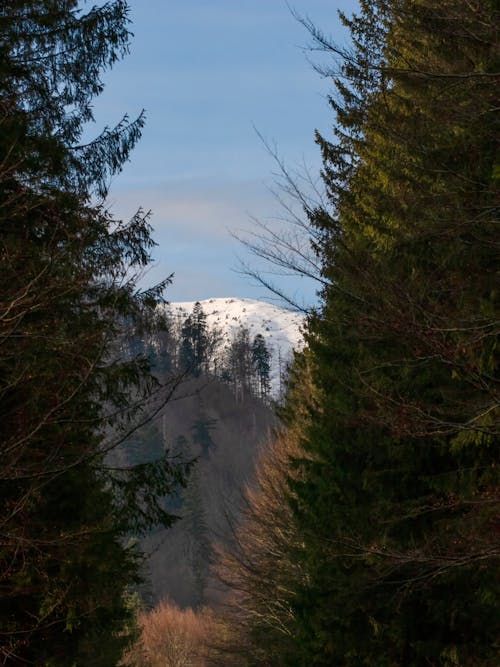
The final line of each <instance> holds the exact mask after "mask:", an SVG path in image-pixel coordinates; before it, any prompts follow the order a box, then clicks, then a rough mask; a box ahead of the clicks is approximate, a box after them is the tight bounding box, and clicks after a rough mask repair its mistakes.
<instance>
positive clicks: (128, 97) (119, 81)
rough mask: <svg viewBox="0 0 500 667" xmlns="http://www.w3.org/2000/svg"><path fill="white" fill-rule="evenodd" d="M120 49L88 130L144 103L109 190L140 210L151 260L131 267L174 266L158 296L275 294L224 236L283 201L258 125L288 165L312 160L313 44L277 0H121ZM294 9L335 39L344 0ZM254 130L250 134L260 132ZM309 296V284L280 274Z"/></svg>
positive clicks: (316, 107) (117, 201)
mask: <svg viewBox="0 0 500 667" xmlns="http://www.w3.org/2000/svg"><path fill="white" fill-rule="evenodd" d="M129 4H130V10H131V11H130V19H131V25H130V30H131V31H132V32H133V33H134V37H133V39H132V42H131V48H130V54H129V55H128V56H127V57H126V58H125V59H124V60H123V61H121V62H119V63H117V64H116V65H115V66H114V67H113V69H112V70H111V71H110V72H109V73H106V75H105V83H106V88H105V91H104V93H103V94H102V95H101V96H100V98H98V99H97V100H96V103H95V117H96V123H97V125H96V131H97V130H98V129H100V128H102V127H103V126H104V125H113V124H114V123H116V122H117V121H118V120H119V119H120V118H121V116H122V115H123V114H124V113H128V114H129V116H130V117H132V118H133V117H135V116H137V115H138V114H139V113H140V111H141V110H142V109H145V110H146V125H145V128H144V130H143V135H142V139H141V141H140V142H139V144H138V145H137V147H136V148H135V149H134V151H133V153H132V156H131V159H130V162H129V163H127V164H126V165H125V166H124V169H123V172H122V173H121V174H119V175H118V176H115V177H114V179H113V182H112V185H111V189H110V196H109V200H108V204H109V206H110V207H111V209H112V210H113V212H114V213H115V215H117V216H118V217H124V218H128V217H130V216H131V215H132V214H133V213H134V212H135V211H136V209H137V208H138V207H139V206H141V207H143V208H144V209H146V210H151V211H152V217H151V224H152V226H153V228H154V232H153V237H154V239H155V241H156V243H157V244H158V245H157V247H156V248H155V250H154V259H155V261H154V265H153V266H152V268H151V269H150V271H149V272H148V274H147V276H146V277H145V278H144V279H143V280H144V283H145V284H152V283H155V282H158V281H159V280H161V279H162V278H164V277H165V276H167V275H169V274H171V273H173V274H174V281H173V284H172V285H171V287H169V289H168V291H167V293H166V297H167V299H168V300H169V301H194V300H197V299H200V300H201V299H206V298H210V297H223V296H225V297H230V296H231V297H247V298H253V299H264V300H273V296H272V294H270V293H269V292H267V291H266V290H265V289H264V288H263V287H262V286H261V285H259V284H258V283H257V282H256V281H255V279H251V278H249V277H248V276H247V275H244V274H243V273H242V272H241V270H240V264H241V262H244V263H246V264H249V265H251V266H252V267H254V268H256V269H258V270H260V269H262V266H259V263H258V261H257V260H256V259H254V258H253V257H252V256H251V255H250V254H249V252H248V251H247V250H246V249H245V247H244V246H242V245H241V244H240V243H239V242H238V241H237V240H236V239H235V238H234V236H233V234H236V235H239V236H241V235H243V236H244V230H250V231H252V229H254V227H253V224H254V223H253V222H252V220H253V219H254V218H255V219H258V220H261V221H264V222H265V223H266V224H267V223H271V224H273V222H272V221H273V220H275V219H277V218H279V217H282V216H283V212H282V209H281V208H280V205H279V203H278V202H277V201H276V198H275V197H274V196H273V194H272V193H271V190H272V189H273V187H274V183H275V180H276V178H275V175H274V174H275V173H276V164H275V162H274V160H273V158H272V156H271V155H270V154H269V151H267V150H266V148H265V146H264V144H263V141H262V138H261V137H263V138H264V139H265V141H266V142H268V143H269V144H270V145H271V146H273V147H274V148H275V149H276V150H277V152H278V153H279V155H280V157H281V158H282V159H283V160H284V161H285V162H286V164H287V166H288V167H289V168H290V169H292V170H293V169H295V168H297V169H301V168H302V165H306V166H307V168H308V169H309V170H310V173H311V174H313V175H314V177H316V176H317V175H318V174H319V171H320V167H321V163H320V156H319V150H318V148H317V146H316V145H315V143H314V130H315V129H319V130H320V132H321V133H322V134H323V135H325V136H330V134H331V126H332V123H333V121H334V118H333V114H332V112H331V110H330V109H329V107H328V103H327V95H328V93H329V92H331V82H330V81H329V80H328V79H324V78H322V77H321V76H320V75H319V74H318V73H317V72H315V71H314V69H313V67H312V65H311V63H310V62H309V61H308V59H311V58H312V59H313V60H314V59H315V58H319V56H318V55H317V54H316V55H315V54H314V53H311V52H309V51H308V50H307V46H308V45H310V44H311V39H310V36H309V35H308V33H307V31H306V30H305V28H304V27H303V26H302V25H300V24H299V22H298V21H297V20H296V18H294V17H293V15H292V12H291V10H290V6H288V5H287V3H286V2H285V0H130V2H129ZM291 6H292V7H293V9H294V10H295V11H296V12H297V13H299V14H301V15H304V16H307V17H308V18H310V19H311V20H312V21H313V22H314V23H315V24H316V25H317V26H319V27H320V28H321V29H322V30H323V32H325V33H326V34H327V35H330V36H331V37H332V38H333V39H334V40H335V41H337V42H345V40H346V34H345V30H344V28H343V27H342V26H341V22H340V20H339V18H338V16H337V8H340V9H342V10H343V11H345V12H346V13H347V14H348V15H350V14H351V13H352V11H353V9H354V1H353V0H334V1H331V0H296V1H295V2H294V3H293V4H292V3H291ZM259 135H261V137H259ZM282 286H283V287H284V289H286V290H287V291H288V292H289V293H290V294H291V295H292V296H293V297H294V298H295V299H296V300H298V301H300V302H302V303H304V304H305V305H311V304H312V303H314V301H315V299H316V297H315V290H316V285H315V284H312V283H310V282H307V281H305V280H301V279H299V278H295V277H290V278H287V279H286V280H285V282H283V283H282Z"/></svg>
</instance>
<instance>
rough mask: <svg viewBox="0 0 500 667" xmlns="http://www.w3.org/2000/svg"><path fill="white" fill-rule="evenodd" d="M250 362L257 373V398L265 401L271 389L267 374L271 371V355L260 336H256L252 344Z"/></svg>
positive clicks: (262, 337)
mask: <svg viewBox="0 0 500 667" xmlns="http://www.w3.org/2000/svg"><path fill="white" fill-rule="evenodd" d="M252 360H253V364H254V367H255V371H256V373H257V385H258V392H259V396H260V398H262V399H264V400H265V399H267V398H268V396H269V392H270V389H271V383H270V379H269V372H270V370H271V354H270V352H269V350H268V348H267V345H266V341H265V340H264V336H263V335H262V334H257V335H256V336H255V338H254V339H253V343H252Z"/></svg>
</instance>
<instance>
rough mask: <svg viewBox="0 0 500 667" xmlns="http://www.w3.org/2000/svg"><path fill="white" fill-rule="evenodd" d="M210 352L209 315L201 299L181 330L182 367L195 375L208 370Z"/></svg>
mask: <svg viewBox="0 0 500 667" xmlns="http://www.w3.org/2000/svg"><path fill="white" fill-rule="evenodd" d="M208 352H209V335H208V330H207V316H206V315H205V313H204V312H203V308H202V306H201V304H200V302H199V301H197V302H196V303H195V304H194V306H193V312H192V314H191V315H189V317H187V319H186V320H185V322H184V324H183V326H182V331H181V346H180V362H181V367H182V368H183V369H185V370H187V371H189V372H190V373H192V374H193V375H194V376H195V377H197V376H198V375H200V373H201V372H202V370H206V368H207V362H208Z"/></svg>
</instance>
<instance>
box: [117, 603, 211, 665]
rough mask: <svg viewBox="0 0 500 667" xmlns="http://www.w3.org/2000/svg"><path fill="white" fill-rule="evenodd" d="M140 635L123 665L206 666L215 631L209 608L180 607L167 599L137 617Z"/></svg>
mask: <svg viewBox="0 0 500 667" xmlns="http://www.w3.org/2000/svg"><path fill="white" fill-rule="evenodd" d="M138 625H139V629H140V636H139V638H138V640H137V641H136V643H135V644H134V645H133V646H132V647H131V648H130V649H129V651H128V652H127V654H126V655H125V657H124V659H123V661H122V665H123V666H124V667H188V666H189V667H206V665H208V664H209V663H208V660H209V658H210V655H211V652H212V649H211V644H212V637H213V635H214V634H215V633H216V632H217V620H216V618H215V616H214V614H213V613H212V612H211V611H210V610H209V609H205V608H204V609H200V610H197V611H195V610H193V609H191V608H188V609H180V608H179V607H177V606H176V605H175V604H173V603H170V602H168V601H163V602H160V604H158V605H157V606H156V607H155V608H154V609H152V610H151V611H148V612H142V613H141V614H140V615H139V617H138Z"/></svg>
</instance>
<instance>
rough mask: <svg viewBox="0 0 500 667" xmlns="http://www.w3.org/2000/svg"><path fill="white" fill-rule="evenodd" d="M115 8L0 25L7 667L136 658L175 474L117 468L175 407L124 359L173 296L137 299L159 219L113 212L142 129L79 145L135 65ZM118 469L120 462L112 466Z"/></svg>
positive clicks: (1, 569)
mask: <svg viewBox="0 0 500 667" xmlns="http://www.w3.org/2000/svg"><path fill="white" fill-rule="evenodd" d="M127 13H128V8H127V3H126V2H123V1H122V0H113V1H110V2H107V3H105V4H103V5H102V6H101V7H98V6H96V7H92V8H90V9H89V10H88V11H84V10H83V8H81V7H80V5H79V3H78V2H77V1H76V0H74V1H69V2H68V1H66V0H65V1H64V2H63V1H62V0H61V1H58V0H55V1H54V0H50V1H49V0H26V1H23V2H19V1H17V0H16V1H15V2H11V1H10V0H6V1H5V2H2V4H1V7H0V72H1V78H0V257H1V261H0V284H1V286H2V287H1V294H0V343H1V345H0V421H1V424H2V441H1V454H2V466H1V471H0V506H1V511H0V516H1V519H0V628H1V630H0V656H1V660H2V664H5V665H24V664H37V665H46V666H48V665H50V666H51V667H52V666H56V665H61V667H62V666H66V665H69V664H74V665H90V664H92V665H103V666H104V665H106V666H108V665H110V664H115V663H116V662H117V660H118V659H119V656H120V652H121V645H123V644H124V643H125V642H126V641H127V634H128V631H127V623H128V622H129V620H130V611H129V609H128V605H127V600H126V592H127V587H128V586H130V585H131V584H132V583H133V582H134V581H135V580H136V579H137V576H138V568H139V564H140V562H139V554H138V553H137V551H136V549H135V548H134V546H133V545H132V544H129V543H128V536H129V535H130V534H131V532H133V531H141V530H146V529H148V528H149V527H150V526H151V525H152V524H154V523H156V522H158V521H160V522H163V523H166V524H168V523H169V522H170V521H171V520H172V517H170V516H169V515H168V514H167V513H166V512H164V510H163V509H162V506H161V503H160V502H159V497H160V496H161V495H164V494H165V493H167V492H168V491H169V490H170V489H171V488H172V487H173V486H174V485H175V484H177V483H178V482H179V481H180V480H181V477H182V475H181V471H180V470H179V469H176V468H174V467H172V466H171V465H170V463H169V461H168V459H167V458H166V457H164V458H163V459H162V460H161V461H158V462H157V463H155V464H152V463H150V464H147V465H137V466H135V467H132V468H128V469H122V468H120V467H119V466H116V465H115V466H114V467H113V458H112V457H111V455H110V452H112V450H114V449H115V448H116V447H119V446H120V445H121V443H123V442H124V441H125V440H126V438H127V436H128V435H129V434H130V433H132V432H133V431H134V429H135V428H136V427H137V426H138V425H140V424H141V423H143V422H144V421H146V420H147V419H148V417H149V416H150V414H151V413H152V412H153V411H154V410H155V409H157V408H158V406H159V405H161V404H162V403H163V402H164V401H165V400H166V398H167V397H168V392H169V388H168V387H165V386H162V385H161V384H160V383H159V382H158V381H157V380H156V379H155V377H154V376H153V375H152V374H151V372H150V368H149V363H148V361H147V359H144V358H141V357H140V356H136V357H133V358H130V357H128V358H127V357H126V355H125V354H124V350H125V346H124V344H123V339H124V337H125V335H129V333H130V332H131V331H136V332H141V331H146V330H147V329H148V328H149V327H158V328H161V327H162V323H161V321H160V320H159V319H158V317H156V316H155V317H153V315H154V314H155V312H156V304H157V302H158V300H159V299H161V295H162V292H163V289H164V287H165V286H166V284H167V282H168V280H166V281H164V282H163V283H162V284H160V285H157V286H156V287H154V288H152V289H151V290H148V291H141V290H140V289H139V288H138V286H137V281H138V278H139V276H140V274H141V272H142V271H143V269H144V268H145V267H146V266H147V264H148V263H149V261H150V250H151V248H152V246H153V241H152V238H151V234H150V232H151V229H150V226H149V223H148V216H147V215H144V214H143V213H142V212H141V211H139V212H138V213H137V214H135V215H134V216H133V217H132V219H131V220H130V221H121V220H116V219H114V218H113V217H112V216H111V214H110V213H109V212H108V210H107V209H106V206H105V204H104V200H103V197H104V196H105V194H106V191H107V187H108V183H109V177H110V176H111V175H113V174H115V173H117V172H118V171H119V170H120V169H121V167H122V165H123V163H124V162H125V161H126V160H127V158H128V156H129V153H130V151H131V150H132V148H133V146H134V144H135V143H136V141H137V140H138V138H139V135H140V129H141V127H142V125H143V122H144V116H143V114H141V115H140V116H139V117H138V118H136V119H135V120H132V121H130V120H129V119H128V117H127V116H124V117H123V118H122V119H121V120H120V121H119V122H118V124H117V125H116V126H115V127H114V128H105V129H104V131H103V132H102V133H101V134H100V135H99V136H98V137H97V138H96V139H94V140H93V141H90V142H88V143H81V142H82V136H83V132H84V128H85V125H86V123H87V122H88V121H90V120H92V119H93V116H92V101H93V99H94V98H95V96H96V95H98V94H99V93H100V92H101V91H102V89H103V84H102V78H101V77H102V73H103V72H104V70H106V69H108V68H109V67H111V66H112V65H113V63H114V62H116V60H117V59H118V58H121V57H122V56H123V55H125V54H126V52H127V50H128V44H129V38H130V33H129V31H128V18H127ZM115 462H116V461H115Z"/></svg>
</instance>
